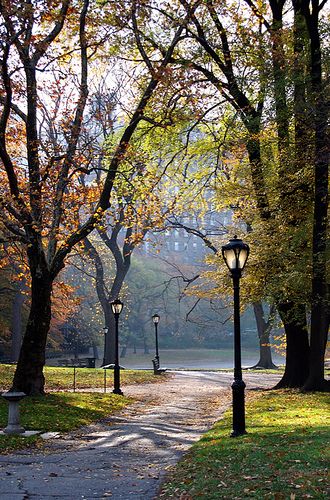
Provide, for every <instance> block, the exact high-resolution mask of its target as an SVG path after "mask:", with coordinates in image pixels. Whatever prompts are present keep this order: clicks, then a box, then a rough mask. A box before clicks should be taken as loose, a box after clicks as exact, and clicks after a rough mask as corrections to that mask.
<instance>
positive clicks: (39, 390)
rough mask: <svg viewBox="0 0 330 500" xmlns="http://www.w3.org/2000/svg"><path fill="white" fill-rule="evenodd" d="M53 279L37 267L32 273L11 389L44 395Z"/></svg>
mask: <svg viewBox="0 0 330 500" xmlns="http://www.w3.org/2000/svg"><path fill="white" fill-rule="evenodd" d="M51 293H52V278H51V277H50V275H49V273H48V272H47V271H44V272H42V271H41V269H40V267H38V268H36V271H35V272H34V273H33V275H32V287H31V309H30V314H29V318H28V322H27V326H26V330H25V335H24V338H23V343H22V347H21V351H20V355H19V358H18V362H17V367H16V372H15V375H14V380H13V385H12V388H11V390H12V391H19V392H20V391H22V392H25V394H28V395H41V394H44V384H45V377H44V375H43V367H44V365H45V348H46V341H47V334H48V331H49V325H50V320H51Z"/></svg>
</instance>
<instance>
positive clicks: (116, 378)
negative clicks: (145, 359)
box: [111, 299, 124, 396]
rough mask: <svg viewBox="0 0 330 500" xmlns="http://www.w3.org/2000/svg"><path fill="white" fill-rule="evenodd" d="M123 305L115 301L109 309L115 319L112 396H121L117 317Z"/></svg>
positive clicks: (117, 300)
mask: <svg viewBox="0 0 330 500" xmlns="http://www.w3.org/2000/svg"><path fill="white" fill-rule="evenodd" d="M123 305H124V304H123V303H122V302H121V301H120V300H119V299H116V300H114V301H113V302H111V309H112V312H113V314H114V317H115V322H116V332H115V333H116V335H115V364H114V368H113V386H114V389H113V391H112V392H113V393H114V394H120V395H121V396H123V393H122V391H121V390H120V366H119V346H118V320H119V315H120V313H121V311H122V308H123Z"/></svg>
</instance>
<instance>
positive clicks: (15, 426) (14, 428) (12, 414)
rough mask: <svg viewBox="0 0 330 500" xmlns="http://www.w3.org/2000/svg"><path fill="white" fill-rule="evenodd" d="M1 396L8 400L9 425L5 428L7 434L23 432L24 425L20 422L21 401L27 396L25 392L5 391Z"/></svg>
mask: <svg viewBox="0 0 330 500" xmlns="http://www.w3.org/2000/svg"><path fill="white" fill-rule="evenodd" d="M1 396H2V397H3V398H4V399H5V400H6V401H8V404H9V407H8V425H7V427H6V428H5V429H4V430H3V432H4V433H5V434H23V433H24V432H25V429H24V427H22V426H21V425H20V423H19V402H20V400H21V399H23V398H25V396H26V394H25V392H3V393H2V394H1Z"/></svg>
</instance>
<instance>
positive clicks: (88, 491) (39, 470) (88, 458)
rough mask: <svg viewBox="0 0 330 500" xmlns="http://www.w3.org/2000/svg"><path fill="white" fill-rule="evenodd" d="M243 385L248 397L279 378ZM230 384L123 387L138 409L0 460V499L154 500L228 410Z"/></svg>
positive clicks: (192, 377) (188, 378) (250, 378)
mask: <svg viewBox="0 0 330 500" xmlns="http://www.w3.org/2000/svg"><path fill="white" fill-rule="evenodd" d="M244 380H245V382H246V384H247V389H250V388H254V387H256V386H258V387H271V386H272V385H274V383H275V382H276V380H278V377H277V376H276V375H268V376H265V375H264V374H262V375H260V376H258V375H255V374H254V375H247V374H244ZM231 382H232V374H230V373H216V372H189V371H185V372H184V371H182V372H173V373H171V374H170V378H169V379H168V380H166V382H163V383H159V384H148V385H140V386H126V387H125V386H124V387H123V388H122V389H123V392H124V394H125V395H127V396H133V397H138V398H139V401H138V402H136V403H134V404H133V405H132V406H130V407H129V408H126V409H125V410H124V411H122V412H120V413H119V414H118V415H117V416H115V417H111V418H109V419H108V420H105V421H102V422H101V423H97V424H94V425H91V426H88V427H84V428H82V429H80V430H79V431H76V432H73V433H71V434H67V435H63V436H61V437H59V438H57V439H51V440H50V441H48V442H47V447H46V449H45V450H44V451H43V452H42V453H40V452H38V453H33V452H32V453H31V451H29V452H28V453H27V452H21V453H19V454H18V453H17V454H15V455H10V456H0V498H1V499H2V498H4V499H5V500H23V499H37V498H42V499H43V500H50V499H63V498H67V499H70V500H76V499H92V498H108V497H111V498H113V499H115V500H116V499H134V500H140V499H141V500H142V499H143V500H151V499H154V498H157V491H158V488H159V485H160V481H161V479H162V477H163V476H164V475H165V474H166V470H167V469H168V468H169V467H171V466H172V465H173V464H175V463H176V462H177V461H178V460H179V458H180V457H181V455H182V454H183V453H184V452H185V451H186V450H187V449H188V448H189V447H190V446H191V444H192V443H193V442H194V441H196V440H198V439H199V437H200V435H201V434H202V433H203V432H205V431H206V430H207V429H208V428H210V427H211V426H212V424H213V423H214V422H215V421H216V420H217V419H218V418H219V417H220V416H221V414H222V413H223V411H224V410H225V409H227V408H228V407H229V406H230V403H231V389H230V384H231ZM229 431H230V429H228V432H229Z"/></svg>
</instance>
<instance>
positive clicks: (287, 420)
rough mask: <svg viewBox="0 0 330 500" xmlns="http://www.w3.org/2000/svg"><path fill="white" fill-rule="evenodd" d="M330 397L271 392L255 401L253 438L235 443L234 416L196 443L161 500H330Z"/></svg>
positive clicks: (250, 406) (250, 424)
mask: <svg viewBox="0 0 330 500" xmlns="http://www.w3.org/2000/svg"><path fill="white" fill-rule="evenodd" d="M329 403H330V399H329V395H328V394H323V393H314V394H302V393H299V392H292V391H281V392H279V391H270V392H265V393H262V394H258V395H257V396H256V395H254V397H252V398H251V400H250V401H249V402H248V403H247V408H246V417H247V419H246V424H247V431H248V434H246V435H245V436H241V437H238V438H230V437H229V434H230V430H231V411H230V412H227V413H226V414H225V416H224V418H223V419H222V420H220V421H219V422H218V423H217V424H216V425H215V426H214V428H213V429H212V430H211V431H209V432H208V433H207V434H205V435H204V436H203V438H202V439H201V440H200V441H199V442H198V443H196V444H195V445H194V446H193V447H192V448H191V450H190V452H189V453H188V454H187V455H186V456H185V457H184V459H183V460H182V461H181V462H180V463H179V464H178V465H177V467H176V468H175V470H174V471H173V473H172V474H171V476H170V478H169V479H168V481H167V482H166V483H165V484H164V485H163V490H162V493H161V495H160V498H163V499H184V500H192V499H193V500H195V499H197V498H198V499H201V500H202V499H205V500H218V499H220V498H221V499H228V500H229V499H230V500H233V499H246V498H256V499H264V498H271V499H276V500H280V499H291V500H292V499H302V498H324V499H325V498H330V491H329V482H328V481H327V480H328V479H329V478H328V477H327V466H328V465H329V458H330V454H329V450H330V447H329V444H330V431H329V424H328V417H329Z"/></svg>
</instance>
